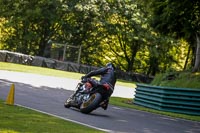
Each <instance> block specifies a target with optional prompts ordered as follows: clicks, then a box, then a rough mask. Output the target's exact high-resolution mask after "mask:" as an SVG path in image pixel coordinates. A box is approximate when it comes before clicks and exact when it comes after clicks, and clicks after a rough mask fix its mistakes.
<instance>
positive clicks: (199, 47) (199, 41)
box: [192, 33, 200, 72]
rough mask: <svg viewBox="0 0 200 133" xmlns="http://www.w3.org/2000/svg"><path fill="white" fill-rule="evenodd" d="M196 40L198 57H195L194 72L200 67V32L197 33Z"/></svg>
mask: <svg viewBox="0 0 200 133" xmlns="http://www.w3.org/2000/svg"><path fill="white" fill-rule="evenodd" d="M196 41H197V47H196V58H195V64H194V68H193V70H192V72H197V71H199V68H200V34H198V33H197V34H196Z"/></svg>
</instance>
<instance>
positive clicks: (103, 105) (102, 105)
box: [100, 99, 109, 110]
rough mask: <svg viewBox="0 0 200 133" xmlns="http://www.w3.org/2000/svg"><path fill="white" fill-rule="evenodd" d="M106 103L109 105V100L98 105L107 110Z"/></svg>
mask: <svg viewBox="0 0 200 133" xmlns="http://www.w3.org/2000/svg"><path fill="white" fill-rule="evenodd" d="M108 103H109V100H108V99H106V100H104V101H103V102H101V103H100V106H101V107H102V108H103V109H104V110H107V108H108Z"/></svg>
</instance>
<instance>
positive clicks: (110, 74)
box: [84, 67, 116, 96]
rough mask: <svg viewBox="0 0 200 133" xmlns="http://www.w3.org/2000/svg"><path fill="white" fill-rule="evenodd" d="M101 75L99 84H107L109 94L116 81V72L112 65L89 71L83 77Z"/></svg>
mask: <svg viewBox="0 0 200 133" xmlns="http://www.w3.org/2000/svg"><path fill="white" fill-rule="evenodd" d="M97 75H101V78H100V84H102V85H103V84H109V86H110V90H109V93H110V94H109V96H110V95H111V94H112V93H113V90H114V87H115V83H116V74H115V70H114V69H113V68H112V67H103V68H100V69H98V70H95V71H91V72H89V73H88V74H86V75H85V76H84V77H87V78H89V77H92V76H97Z"/></svg>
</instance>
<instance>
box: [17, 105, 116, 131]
mask: <svg viewBox="0 0 200 133" xmlns="http://www.w3.org/2000/svg"><path fill="white" fill-rule="evenodd" d="M15 105H17V106H20V107H23V108H27V109H31V110H34V111H37V112H40V113H43V114H47V115H50V116H53V117H57V118H60V119H63V120H66V121H70V122H73V123H76V124H80V125H83V126H86V127H90V128H93V129H97V130H100V131H104V132H112V131H111V130H107V129H103V128H98V127H95V126H91V125H88V124H85V123H82V122H78V121H74V120H71V119H67V118H64V117H61V116H58V115H54V114H50V113H48V112H44V111H41V110H37V109H34V108H30V107H27V106H24V105H20V104H15Z"/></svg>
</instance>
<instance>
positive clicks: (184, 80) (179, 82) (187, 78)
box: [151, 72, 200, 89]
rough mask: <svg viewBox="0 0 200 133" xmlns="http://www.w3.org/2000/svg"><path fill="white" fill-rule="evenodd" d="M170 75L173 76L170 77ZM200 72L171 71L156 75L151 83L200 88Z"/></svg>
mask: <svg viewBox="0 0 200 133" xmlns="http://www.w3.org/2000/svg"><path fill="white" fill-rule="evenodd" d="M169 76H171V77H172V78H173V80H172V79H170V78H169ZM199 81H200V72H196V73H191V72H171V73H164V74H158V75H156V77H155V79H154V80H153V82H152V83H151V84H152V85H157V86H168V87H177V88H194V89H200V82H199Z"/></svg>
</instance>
